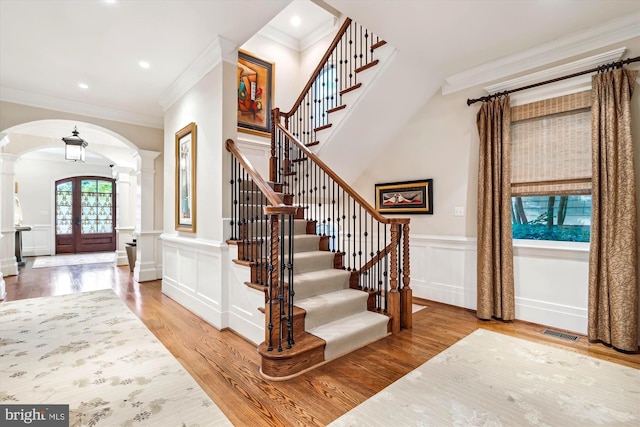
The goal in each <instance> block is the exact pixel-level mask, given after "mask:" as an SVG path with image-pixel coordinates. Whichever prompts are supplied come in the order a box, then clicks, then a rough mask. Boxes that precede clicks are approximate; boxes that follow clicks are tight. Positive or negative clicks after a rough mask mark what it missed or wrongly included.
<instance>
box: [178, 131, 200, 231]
mask: <svg viewBox="0 0 640 427" xmlns="http://www.w3.org/2000/svg"><path fill="white" fill-rule="evenodd" d="M196 133H197V126H196V124H195V123H189V124H188V125H187V126H185V127H183V128H182V129H180V130H179V131H178V132H176V152H175V156H176V171H175V172H176V188H175V193H176V230H179V231H189V232H191V233H195V231H196V145H197V144H196V143H197V135H196Z"/></svg>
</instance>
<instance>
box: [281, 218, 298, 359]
mask: <svg viewBox="0 0 640 427" xmlns="http://www.w3.org/2000/svg"><path fill="white" fill-rule="evenodd" d="M282 218H283V222H284V218H287V219H288V220H289V232H288V234H289V259H288V260H287V270H288V275H287V276H288V279H287V281H288V282H289V301H288V311H289V314H288V315H287V332H288V334H287V348H291V346H292V345H293V344H295V341H294V339H293V336H294V334H293V332H294V331H293V305H294V296H295V294H296V293H295V289H294V283H293V262H294V257H293V254H294V252H293V251H294V247H293V244H294V238H293V235H294V234H293V215H287V216H286V217H285V216H284V215H283V216H282ZM283 228H284V224H283Z"/></svg>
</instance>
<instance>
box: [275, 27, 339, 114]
mask: <svg viewBox="0 0 640 427" xmlns="http://www.w3.org/2000/svg"><path fill="white" fill-rule="evenodd" d="M349 25H351V18H347V19H345V21H344V22H343V23H342V26H341V27H340V29H339V30H338V33H337V34H336V36H335V37H334V38H333V41H332V42H331V44H330V45H329V48H328V49H327V51H326V52H325V54H324V56H323V57H322V59H321V60H320V62H318V66H317V67H316V69H315V70H313V73H312V74H311V77H310V78H309V81H308V82H307V84H306V85H305V87H304V89H302V92H300V96H298V99H296V102H294V103H293V107H291V111H289V112H287V113H280V114H281V115H282V116H283V117H290V116H291V115H293V113H295V112H296V110H297V109H298V107H299V106H300V104H301V103H302V101H303V100H304V97H305V96H306V94H307V92H309V90H310V89H311V85H313V82H315V81H316V79H317V78H318V76H319V75H320V72H321V71H322V70H323V68H324V64H325V63H326V62H327V61H328V60H329V57H330V56H331V54H332V53H333V50H334V49H335V48H336V46H338V43H339V42H340V39H341V38H342V36H343V35H344V33H345V32H346V31H347V28H349Z"/></svg>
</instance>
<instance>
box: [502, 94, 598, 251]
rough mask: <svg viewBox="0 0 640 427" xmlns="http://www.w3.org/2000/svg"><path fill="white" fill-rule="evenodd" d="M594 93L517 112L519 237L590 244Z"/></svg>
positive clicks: (514, 179)
mask: <svg viewBox="0 0 640 427" xmlns="http://www.w3.org/2000/svg"><path fill="white" fill-rule="evenodd" d="M590 102H591V92H590V91H587V92H581V93H577V94H571V95H566V96H562V97H559V98H554V99H548V100H544V101H539V102H534V103H532V104H527V105H522V106H518V107H514V108H512V110H511V114H512V125H511V142H512V149H511V150H512V151H511V154H512V156H511V160H512V162H511V192H512V201H511V213H512V215H511V219H512V224H513V238H514V239H534V240H560V241H574V242H588V241H589V234H590V224H591V195H590V193H591V112H590Z"/></svg>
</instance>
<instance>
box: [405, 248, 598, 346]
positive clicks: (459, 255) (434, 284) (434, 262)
mask: <svg viewBox="0 0 640 427" xmlns="http://www.w3.org/2000/svg"><path fill="white" fill-rule="evenodd" d="M410 242H411V243H410V256H411V288H412V289H413V295H414V296H415V297H418V298H424V299H427V300H433V301H438V302H443V303H446V304H451V305H456V306H459V307H465V308H469V309H473V310H475V309H476V307H477V305H476V304H477V290H476V283H477V245H476V239H475V238H467V237H460V236H430V235H411V236H410ZM588 258H589V245H588V243H587V244H585V243H582V244H581V243H572V242H571V243H561V242H532V241H521V240H516V241H514V279H515V295H516V318H517V319H520V320H525V321H528V322H534V323H538V324H541V325H545V326H549V327H552V328H558V329H565V330H569V331H573V332H577V333H580V334H585V333H586V330H587V306H588V299H587V298H588V270H589V260H588Z"/></svg>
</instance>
